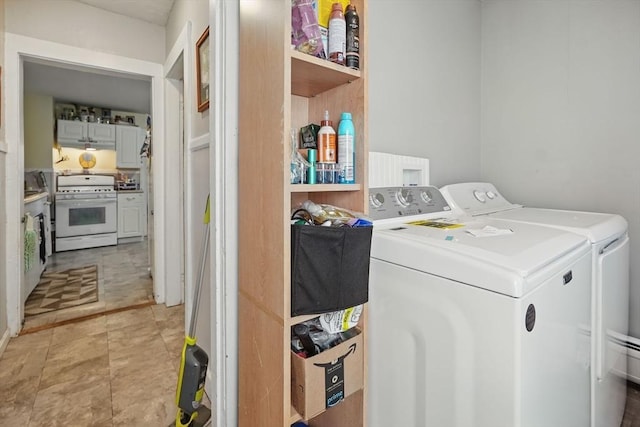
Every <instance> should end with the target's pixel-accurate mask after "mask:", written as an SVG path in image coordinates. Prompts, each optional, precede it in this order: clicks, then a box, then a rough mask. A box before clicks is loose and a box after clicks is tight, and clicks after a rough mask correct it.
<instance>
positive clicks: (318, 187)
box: [289, 184, 362, 193]
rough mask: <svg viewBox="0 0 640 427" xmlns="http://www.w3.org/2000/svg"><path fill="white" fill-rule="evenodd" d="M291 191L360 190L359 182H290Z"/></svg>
mask: <svg viewBox="0 0 640 427" xmlns="http://www.w3.org/2000/svg"><path fill="white" fill-rule="evenodd" d="M289 188H290V191H291V192H292V193H324V192H334V191H360V190H361V189H362V185H361V184H291V185H289Z"/></svg>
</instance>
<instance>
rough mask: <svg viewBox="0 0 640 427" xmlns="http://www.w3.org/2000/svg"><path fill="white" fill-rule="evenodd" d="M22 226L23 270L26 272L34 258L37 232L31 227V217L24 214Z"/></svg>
mask: <svg viewBox="0 0 640 427" xmlns="http://www.w3.org/2000/svg"><path fill="white" fill-rule="evenodd" d="M25 217H26V222H25V227H24V272H25V273H27V272H28V271H30V270H31V269H32V268H33V262H34V261H35V259H36V248H37V246H38V234H37V233H36V230H35V229H34V227H33V217H32V216H31V215H30V214H26V215H25Z"/></svg>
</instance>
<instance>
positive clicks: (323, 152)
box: [318, 110, 336, 163]
mask: <svg viewBox="0 0 640 427" xmlns="http://www.w3.org/2000/svg"><path fill="white" fill-rule="evenodd" d="M320 126H321V127H320V130H319V131H318V162H319V163H335V162H336V131H335V130H333V122H332V121H331V120H329V111H326V110H325V112H324V120H322V121H321V122H320Z"/></svg>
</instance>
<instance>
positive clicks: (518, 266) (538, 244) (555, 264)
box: [371, 217, 590, 297]
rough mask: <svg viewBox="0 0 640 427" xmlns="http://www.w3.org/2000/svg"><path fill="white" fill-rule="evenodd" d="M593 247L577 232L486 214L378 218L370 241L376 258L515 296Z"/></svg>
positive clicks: (567, 266)
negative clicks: (430, 218) (448, 217)
mask: <svg viewBox="0 0 640 427" xmlns="http://www.w3.org/2000/svg"><path fill="white" fill-rule="evenodd" d="M415 219H419V218H418V217H414V218H412V220H413V221H415ZM487 227H489V228H487ZM483 232H484V234H487V235H486V236H483V237H477V236H474V234H472V233H476V234H478V235H480V236H482V234H483ZM501 233H503V234H501ZM589 250H590V245H589V243H588V241H587V239H586V238H585V237H584V236H581V235H578V234H574V233H570V232H567V231H564V230H559V229H554V228H550V227H542V226H538V225H533V224H526V223H517V222H506V221H501V220H493V219H491V218H487V217H482V218H469V220H468V221H466V220H465V221H460V222H456V221H455V220H452V221H437V222H435V223H434V221H425V224H424V225H415V224H411V223H407V222H405V221H398V222H396V223H393V224H392V223H387V224H384V225H378V224H375V225H374V229H373V238H372V242H371V257H372V258H375V259H379V260H382V261H388V262H391V263H394V264H398V265H401V266H405V267H407V268H412V269H415V270H419V271H423V272H425V273H429V274H434V275H437V276H441V277H444V278H448V279H451V280H455V281H458V282H462V283H466V284H469V285H472V286H476V287H480V288H484V289H487V290H490V291H494V292H498V293H501V294H504V295H508V296H511V297H521V296H523V295H524V294H526V293H527V292H529V291H531V290H532V289H534V288H535V287H537V286H539V285H541V284H542V283H544V281H545V280H547V279H548V278H550V277H551V276H553V275H555V274H557V273H559V272H564V270H567V269H569V268H570V267H569V265H570V263H572V262H574V261H575V260H576V259H578V258H579V257H580V256H582V255H583V254H586V253H588V252H589Z"/></svg>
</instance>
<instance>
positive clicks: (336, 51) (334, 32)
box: [327, 3, 347, 65]
mask: <svg viewBox="0 0 640 427" xmlns="http://www.w3.org/2000/svg"><path fill="white" fill-rule="evenodd" d="M346 39H347V23H346V21H345V20H344V13H343V12H342V3H333V5H332V6H331V15H329V49H328V50H327V57H328V58H329V61H331V62H335V63H336V64H340V65H344V49H345V45H346Z"/></svg>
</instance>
